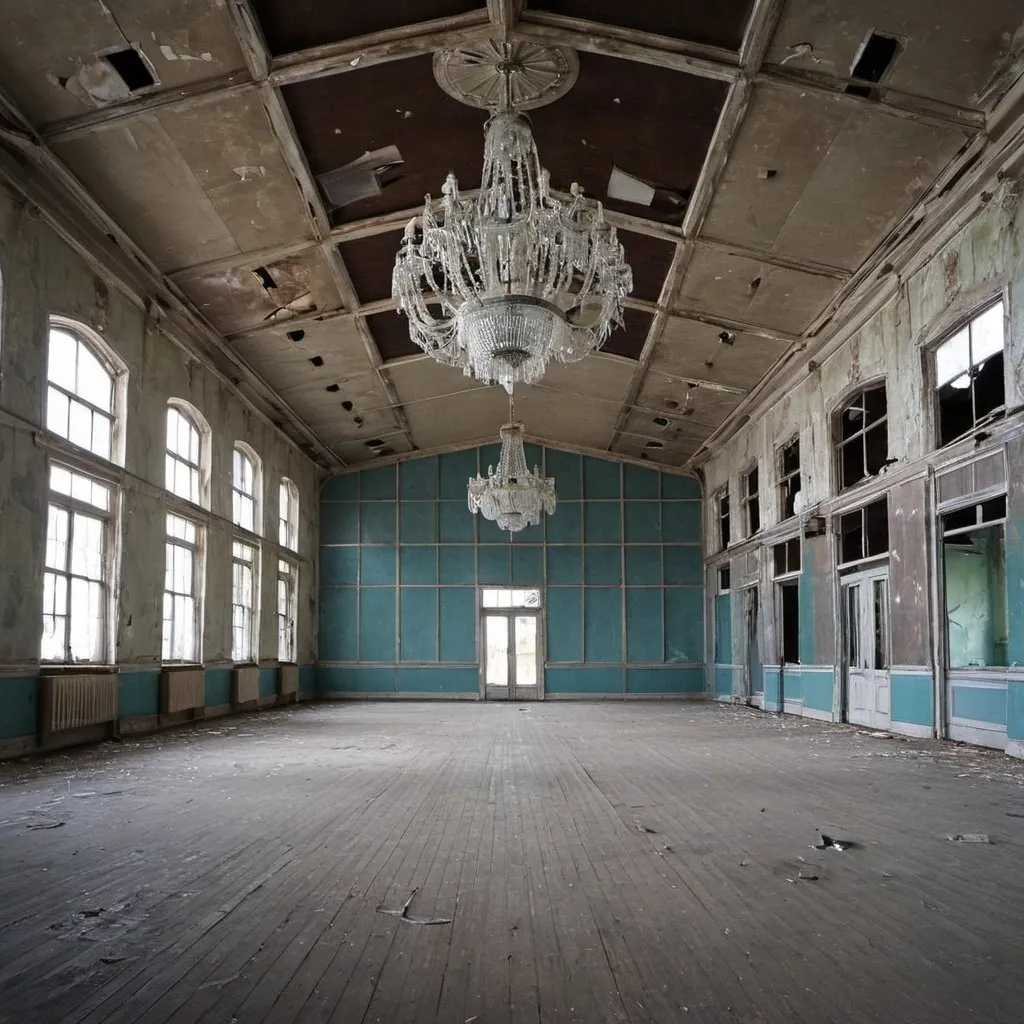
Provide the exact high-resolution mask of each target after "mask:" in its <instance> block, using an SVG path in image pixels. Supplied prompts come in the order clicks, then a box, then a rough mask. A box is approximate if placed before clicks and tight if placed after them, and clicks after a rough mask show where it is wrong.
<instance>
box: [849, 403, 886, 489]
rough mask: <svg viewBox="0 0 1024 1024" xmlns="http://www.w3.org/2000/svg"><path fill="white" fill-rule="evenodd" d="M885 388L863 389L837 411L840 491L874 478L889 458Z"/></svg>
mask: <svg viewBox="0 0 1024 1024" xmlns="http://www.w3.org/2000/svg"><path fill="white" fill-rule="evenodd" d="M887 412H888V410H887V406H886V397H885V385H884V384H876V385H874V386H873V387H869V388H865V389H864V390H863V391H861V392H860V393H859V394H858V395H857V396H856V398H854V399H853V401H852V402H849V403H848V404H847V405H845V406H844V407H843V408H842V409H841V410H840V412H839V415H838V417H837V424H836V434H837V444H836V447H837V451H838V454H839V489H840V490H845V489H846V488H847V487H852V486H853V485H854V484H856V483H859V482H860V481H861V480H864V479H865V478H866V477H869V476H877V475H878V474H879V473H880V472H881V471H882V467H883V466H884V465H885V464H886V460H887V458H888V456H889V422H888V419H887Z"/></svg>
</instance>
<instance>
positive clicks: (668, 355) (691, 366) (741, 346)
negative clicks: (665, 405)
mask: <svg viewBox="0 0 1024 1024" xmlns="http://www.w3.org/2000/svg"><path fill="white" fill-rule="evenodd" d="M789 347H790V346H789V345H788V344H786V343H785V342H782V341H776V340H774V339H770V338H763V337H761V336H759V335H756V334H744V333H740V332H736V331H729V330H725V329H724V328H722V327H716V326H714V325H713V324H705V323H701V322H700V321H699V320H686V319H684V318H682V317H671V318H670V319H669V321H668V323H667V324H666V325H665V331H664V333H663V334H662V336H661V340H660V341H659V342H658V346H657V348H656V349H655V350H654V358H653V359H652V360H651V365H650V370H649V372H648V374H647V378H646V381H645V383H644V388H643V391H642V393H641V395H642V397H641V399H640V404H641V405H645V406H650V407H651V408H658V407H659V406H658V404H656V403H653V402H651V401H648V400H647V398H646V397H644V396H646V395H647V393H648V389H649V388H651V387H652V385H653V382H654V381H655V379H656V378H657V377H658V376H659V375H664V374H669V375H671V376H673V377H678V378H682V379H684V380H686V379H693V380H705V381H708V382H709V383H713V384H719V385H721V386H722V387H724V388H737V389H739V390H741V391H748V390H750V388H752V387H753V386H754V385H755V384H756V383H757V382H758V381H759V380H760V379H761V378H762V377H763V376H764V375H765V374H766V373H767V372H768V370H769V369H770V368H771V367H772V366H773V365H774V364H775V363H776V361H777V360H778V359H779V358H780V357H781V356H782V355H783V354H784V353H785V352H786V351H787V349H788V348H789ZM667 397H671V396H667Z"/></svg>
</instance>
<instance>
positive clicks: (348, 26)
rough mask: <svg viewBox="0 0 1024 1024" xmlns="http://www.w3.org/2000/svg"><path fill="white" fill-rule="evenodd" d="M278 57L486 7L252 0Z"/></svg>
mask: <svg viewBox="0 0 1024 1024" xmlns="http://www.w3.org/2000/svg"><path fill="white" fill-rule="evenodd" d="M252 6H253V9H254V10H255V11H256V14H257V16H258V17H259V20H260V26H261V27H262V29H263V35H264V37H265V38H266V40H267V48H268V49H269V50H270V52H271V53H272V54H274V55H275V56H277V55H280V54H284V53H292V52H294V51H295V50H305V49H307V48H308V47H311V46H323V45H324V44H326V43H335V42H337V41H338V40H340V39H351V38H353V37H354V36H363V35H368V34H369V33H371V32H383V31H384V30H386V29H389V28H397V27H398V26H399V25H408V24H410V23H416V22H421V21H432V20H433V19H435V18H450V17H453V16H454V15H456V14H465V13H466V12H467V11H472V10H475V9H477V8H479V7H482V6H483V4H481V3H474V2H473V0H383V2H374V0H340V2H339V0H287V2H282V0H252Z"/></svg>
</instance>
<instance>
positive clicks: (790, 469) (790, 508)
mask: <svg viewBox="0 0 1024 1024" xmlns="http://www.w3.org/2000/svg"><path fill="white" fill-rule="evenodd" d="M799 493H800V439H799V438H796V439H794V440H793V441H792V442H790V443H789V444H787V445H786V446H785V447H784V448H783V449H782V450H781V451H780V453H779V497H780V502H779V504H780V507H781V512H782V518H783V519H789V518H790V516H794V515H796V510H797V495H798V494H799Z"/></svg>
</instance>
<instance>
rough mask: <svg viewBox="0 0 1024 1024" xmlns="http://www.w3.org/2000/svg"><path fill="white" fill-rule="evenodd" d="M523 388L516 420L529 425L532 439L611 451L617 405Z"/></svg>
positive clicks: (527, 426) (517, 398)
mask: <svg viewBox="0 0 1024 1024" xmlns="http://www.w3.org/2000/svg"><path fill="white" fill-rule="evenodd" d="M552 398H553V396H552V395H551V393H550V392H546V391H541V390H539V389H537V388H523V389H522V394H520V393H519V392H517V393H516V418H517V419H520V420H522V421H523V423H525V424H526V431H527V433H528V434H530V435H531V436H532V437H540V438H543V439H545V440H548V441H561V442H563V443H565V444H571V445H578V446H580V447H582V448H596V449H603V448H607V447H608V445H609V443H610V442H611V439H612V433H613V431H614V429H615V420H616V418H617V417H618V413H619V410H618V408H616V407H615V406H613V405H606V404H604V403H598V402H591V401H588V399H587V396H586V395H582V394H577V395H569V394H565V393H561V392H560V393H559V394H558V395H557V397H556V398H555V400H552Z"/></svg>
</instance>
